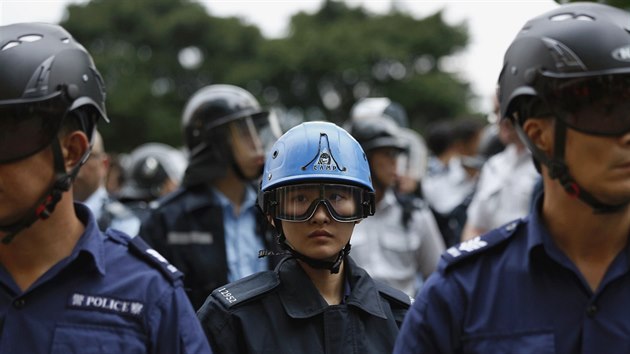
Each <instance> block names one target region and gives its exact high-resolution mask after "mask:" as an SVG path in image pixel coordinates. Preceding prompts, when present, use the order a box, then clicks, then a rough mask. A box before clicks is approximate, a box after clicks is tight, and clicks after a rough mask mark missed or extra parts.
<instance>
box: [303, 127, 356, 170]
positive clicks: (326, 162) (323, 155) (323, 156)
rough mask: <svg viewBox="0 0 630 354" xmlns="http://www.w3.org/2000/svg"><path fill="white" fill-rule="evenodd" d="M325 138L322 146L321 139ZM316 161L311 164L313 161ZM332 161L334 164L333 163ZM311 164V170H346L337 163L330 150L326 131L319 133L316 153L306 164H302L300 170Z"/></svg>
mask: <svg viewBox="0 0 630 354" xmlns="http://www.w3.org/2000/svg"><path fill="white" fill-rule="evenodd" d="M324 140H325V144H326V146H325V147H322V141H324ZM315 161H317V162H316V163H314V164H313V162H315ZM333 163H334V164H333ZM310 164H313V171H337V170H339V171H346V168H345V167H341V166H339V163H338V162H337V160H336V159H335V157H334V156H333V155H332V152H331V151H330V141H329V140H328V135H327V134H326V133H319V145H318V147H317V154H316V155H315V156H314V157H313V158H312V159H311V161H309V162H308V163H307V164H306V165H304V166H302V171H304V170H306V168H307V167H308V166H309V165H310Z"/></svg>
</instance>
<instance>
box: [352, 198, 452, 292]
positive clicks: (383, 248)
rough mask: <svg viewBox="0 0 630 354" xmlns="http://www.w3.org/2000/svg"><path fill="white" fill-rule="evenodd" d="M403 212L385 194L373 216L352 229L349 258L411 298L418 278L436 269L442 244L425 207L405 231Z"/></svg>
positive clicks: (374, 276) (400, 207) (417, 212)
mask: <svg viewBox="0 0 630 354" xmlns="http://www.w3.org/2000/svg"><path fill="white" fill-rule="evenodd" d="M402 211H403V210H402V206H401V205H400V203H399V202H398V201H397V200H396V196H395V195H394V193H393V192H392V191H388V192H386V193H385V195H384V197H383V199H382V200H381V201H380V202H379V203H378V204H377V205H376V212H375V214H374V215H373V216H370V217H368V218H366V219H363V220H362V221H361V222H360V223H359V224H357V225H356V227H355V228H354V232H353V234H352V241H351V244H352V249H351V251H350V256H351V257H352V259H354V260H355V262H356V263H357V264H358V265H359V266H360V267H362V268H364V269H365V270H366V271H367V272H368V273H369V274H370V276H372V278H374V279H378V280H381V281H383V282H385V283H387V284H388V285H390V286H392V287H395V288H397V289H400V290H401V291H404V292H405V293H407V295H409V296H412V297H414V296H415V294H416V291H417V286H416V284H417V282H418V277H419V276H421V277H423V278H424V279H426V278H427V277H428V276H429V275H430V274H431V273H432V272H433V271H434V270H435V269H436V266H437V264H438V261H439V258H440V255H441V254H442V252H443V251H444V241H443V239H442V235H441V234H440V231H439V229H438V227H437V224H436V222H435V219H434V218H433V214H432V213H431V211H430V210H429V208H428V207H424V208H422V209H419V210H415V211H414V213H413V215H412V218H411V220H410V221H409V228H408V230H406V229H405V228H404V226H403V225H402V221H401V217H402Z"/></svg>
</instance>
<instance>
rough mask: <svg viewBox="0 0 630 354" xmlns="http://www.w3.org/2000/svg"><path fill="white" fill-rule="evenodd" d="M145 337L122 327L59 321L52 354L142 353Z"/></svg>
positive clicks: (143, 351)
mask: <svg viewBox="0 0 630 354" xmlns="http://www.w3.org/2000/svg"><path fill="white" fill-rule="evenodd" d="M146 352H147V346H146V338H145V336H144V335H142V334H141V333H139V332H137V331H135V330H133V329H131V328H125V327H108V326H96V325H76V324H62V325H59V326H57V327H56V328H55V334H54V336H53V342H52V348H51V353H52V354H62V353H63V354H73V353H81V354H104V353H108V354H111V353H121V354H122V353H124V354H136V353H137V354H142V353H146Z"/></svg>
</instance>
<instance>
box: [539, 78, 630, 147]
mask: <svg viewBox="0 0 630 354" xmlns="http://www.w3.org/2000/svg"><path fill="white" fill-rule="evenodd" d="M544 92H545V96H546V97H547V104H548V105H549V108H550V109H551V110H552V112H553V114H555V115H556V116H557V117H558V118H559V119H561V120H562V121H563V122H564V123H565V124H566V125H567V126H569V127H571V128H573V129H575V130H577V131H580V132H583V133H586V134H592V135H606V136H619V135H622V134H624V133H627V132H628V131H630V75H605V76H595V77H589V78H578V79H553V80H551V83H550V85H549V86H548V87H547V88H546V90H544Z"/></svg>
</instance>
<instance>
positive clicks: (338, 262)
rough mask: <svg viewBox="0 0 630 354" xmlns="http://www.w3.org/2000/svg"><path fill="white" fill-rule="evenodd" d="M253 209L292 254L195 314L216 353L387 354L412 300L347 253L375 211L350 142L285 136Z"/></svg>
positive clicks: (328, 136)
mask: <svg viewBox="0 0 630 354" xmlns="http://www.w3.org/2000/svg"><path fill="white" fill-rule="evenodd" d="M258 202H259V205H260V207H261V209H262V210H263V212H264V214H265V215H266V217H267V218H268V220H269V222H270V223H271V224H272V225H273V227H274V228H275V230H276V231H277V233H278V242H279V243H280V244H281V245H282V247H283V248H284V249H285V250H286V251H285V252H287V253H288V254H289V256H288V257H285V258H284V259H283V260H282V261H281V262H280V264H279V265H278V266H277V267H276V269H275V270H274V271H266V272H261V273H257V274H254V275H252V276H249V277H246V278H244V279H241V280H239V281H236V282H234V283H230V284H227V285H225V286H222V287H220V288H218V289H216V290H215V291H213V292H212V295H211V296H209V297H208V300H207V301H206V303H205V304H204V305H203V307H202V308H201V309H200V310H199V312H198V316H199V319H200V321H201V323H202V326H203V328H204V330H205V332H206V334H207V336H208V339H209V341H210V343H211V345H212V348H213V349H214V351H215V352H216V353H225V354H231V353H241V354H246V353H260V352H261V351H262V350H264V351H265V352H268V353H276V354H283V353H287V354H289V353H290V354H293V353H349V354H351V353H356V354H370V353H375V354H377V353H378V354H381V353H390V352H391V350H392V348H393V345H394V341H395V339H396V335H397V334H398V328H399V325H400V323H401V321H402V319H403V318H404V315H405V312H406V310H407V308H408V307H409V304H410V299H409V297H408V296H406V295H405V294H404V293H402V292H400V291H398V290H396V289H393V288H391V287H389V286H387V285H385V284H383V283H380V282H378V281H375V280H373V279H372V278H371V277H370V276H369V275H368V274H367V273H366V272H365V271H364V270H363V269H362V268H361V267H360V266H358V265H357V264H356V263H355V262H354V261H353V260H352V257H350V256H349V255H348V253H349V251H350V241H351V238H352V235H353V229H354V228H355V226H356V225H357V224H359V225H360V224H361V222H362V221H365V220H369V218H368V219H365V218H366V217H368V216H370V215H372V214H373V213H374V207H375V205H374V189H373V188H372V182H371V181H370V169H369V166H368V162H367V159H366V157H365V154H364V152H363V150H362V149H361V146H360V145H359V144H358V143H357V142H356V140H354V139H353V138H352V137H351V136H350V135H349V134H348V133H347V132H346V131H345V130H344V129H342V128H340V127H339V126H337V125H335V124H333V123H327V122H307V123H303V124H300V125H298V126H296V127H294V128H292V129H290V130H289V131H288V132H286V133H285V134H284V135H283V136H282V137H281V138H280V139H279V140H278V141H277V142H276V144H275V145H274V146H273V147H272V148H271V150H270V151H269V152H268V153H267V157H266V160H265V172H264V174H263V178H262V181H261V189H260V192H259V196H258Z"/></svg>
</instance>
